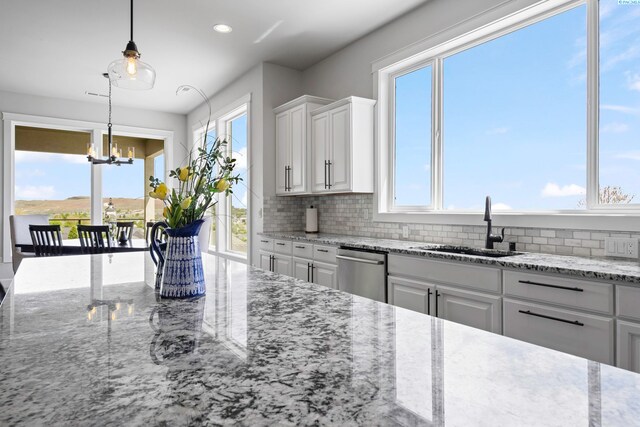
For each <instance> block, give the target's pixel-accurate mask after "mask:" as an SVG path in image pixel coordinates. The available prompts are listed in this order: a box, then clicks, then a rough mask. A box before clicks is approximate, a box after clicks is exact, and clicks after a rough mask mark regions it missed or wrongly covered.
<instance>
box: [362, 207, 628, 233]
mask: <svg viewBox="0 0 640 427" xmlns="http://www.w3.org/2000/svg"><path fill="white" fill-rule="evenodd" d="M492 217H493V224H494V226H496V227H525V228H563V229H581V230H608V231H625V232H635V231H640V211H634V212H629V211H596V212H594V211H589V212H573V211H565V212H495V211H494V212H493V214H492ZM373 221H374V222H399V223H406V224H447V225H484V224H485V222H484V221H483V213H482V212H393V213H391V212H375V211H374V214H373Z"/></svg>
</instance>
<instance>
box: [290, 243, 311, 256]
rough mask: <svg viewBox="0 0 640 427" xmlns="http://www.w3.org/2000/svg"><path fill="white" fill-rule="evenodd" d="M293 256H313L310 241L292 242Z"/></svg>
mask: <svg viewBox="0 0 640 427" xmlns="http://www.w3.org/2000/svg"><path fill="white" fill-rule="evenodd" d="M291 244H292V245H293V256H296V257H299V258H306V259H312V258H313V245H312V244H311V243H300V242H295V241H294V242H292V243H291Z"/></svg>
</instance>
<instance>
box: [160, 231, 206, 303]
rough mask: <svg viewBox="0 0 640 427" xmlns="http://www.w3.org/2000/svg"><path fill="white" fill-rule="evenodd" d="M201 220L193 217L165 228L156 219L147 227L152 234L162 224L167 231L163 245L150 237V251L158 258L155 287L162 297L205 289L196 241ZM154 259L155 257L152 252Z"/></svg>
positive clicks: (191, 294) (189, 294) (198, 293)
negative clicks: (149, 227)
mask: <svg viewBox="0 0 640 427" xmlns="http://www.w3.org/2000/svg"><path fill="white" fill-rule="evenodd" d="M203 223H204V221H203V220H201V219H200V220H197V221H194V222H192V223H191V224H189V225H185V226H184V227H180V228H169V227H167V224H166V223H164V222H159V223H156V224H155V225H154V226H153V228H152V229H151V236H155V235H156V233H155V231H156V228H158V227H162V228H164V229H165V230H164V231H165V232H166V233H167V243H166V249H165V250H162V249H163V248H161V244H159V242H158V241H157V240H155V239H154V238H152V239H151V251H152V253H155V255H156V256H157V258H158V260H157V262H156V266H157V267H158V271H157V273H156V287H159V288H160V289H159V294H160V296H161V297H163V298H192V297H198V296H201V295H204V294H205V293H206V283H205V280H204V270H203V268H202V254H201V252H200V244H199V242H198V233H199V232H200V227H202V224H203ZM152 258H154V261H155V257H154V256H152Z"/></svg>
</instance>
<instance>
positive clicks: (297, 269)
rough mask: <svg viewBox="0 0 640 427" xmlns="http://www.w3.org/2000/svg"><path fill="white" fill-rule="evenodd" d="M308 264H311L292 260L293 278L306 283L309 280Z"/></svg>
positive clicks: (306, 261) (296, 259)
mask: <svg viewBox="0 0 640 427" xmlns="http://www.w3.org/2000/svg"><path fill="white" fill-rule="evenodd" d="M310 264H311V261H309V260H307V259H302V258H294V259H293V277H295V278H296V279H300V280H304V281H306V282H308V281H309V279H311V277H309V274H310V271H311V268H310V267H309V265H310Z"/></svg>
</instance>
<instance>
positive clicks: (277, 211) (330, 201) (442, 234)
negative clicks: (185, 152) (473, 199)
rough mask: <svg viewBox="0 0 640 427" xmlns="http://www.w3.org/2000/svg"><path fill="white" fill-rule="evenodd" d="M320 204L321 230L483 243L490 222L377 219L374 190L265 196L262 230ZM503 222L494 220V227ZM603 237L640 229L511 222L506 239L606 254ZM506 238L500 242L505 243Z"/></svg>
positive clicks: (523, 245)
mask: <svg viewBox="0 0 640 427" xmlns="http://www.w3.org/2000/svg"><path fill="white" fill-rule="evenodd" d="M311 205H313V206H316V207H317V208H318V220H319V223H318V227H319V230H320V232H322V233H332V234H344V235H350V236H366V237H374V238H381V239H402V227H403V226H404V225H406V226H408V227H409V237H408V239H406V240H413V241H419V242H431V243H446V244H455V245H468V246H475V247H481V246H483V245H484V239H485V233H486V228H485V227H483V226H477V225H442V224H406V223H395V222H373V221H372V219H371V217H372V214H373V195H372V194H344V195H332V196H326V195H325V196H299V197H276V196H272V197H265V200H264V206H263V208H264V220H263V230H264V231H265V232H275V231H300V230H304V212H305V211H304V210H305V208H307V207H309V206H311ZM500 228H501V227H499V225H496V229H495V231H494V232H498V230H500ZM605 237H636V238H640V234H632V233H623V232H618V231H594V230H567V229H545V228H521V227H507V228H506V229H505V241H506V242H516V245H517V249H518V250H523V251H527V252H544V253H550V254H560V255H579V256H604V239H605ZM506 245H507V244H506V243H503V244H497V245H496V247H498V248H504V249H506Z"/></svg>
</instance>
